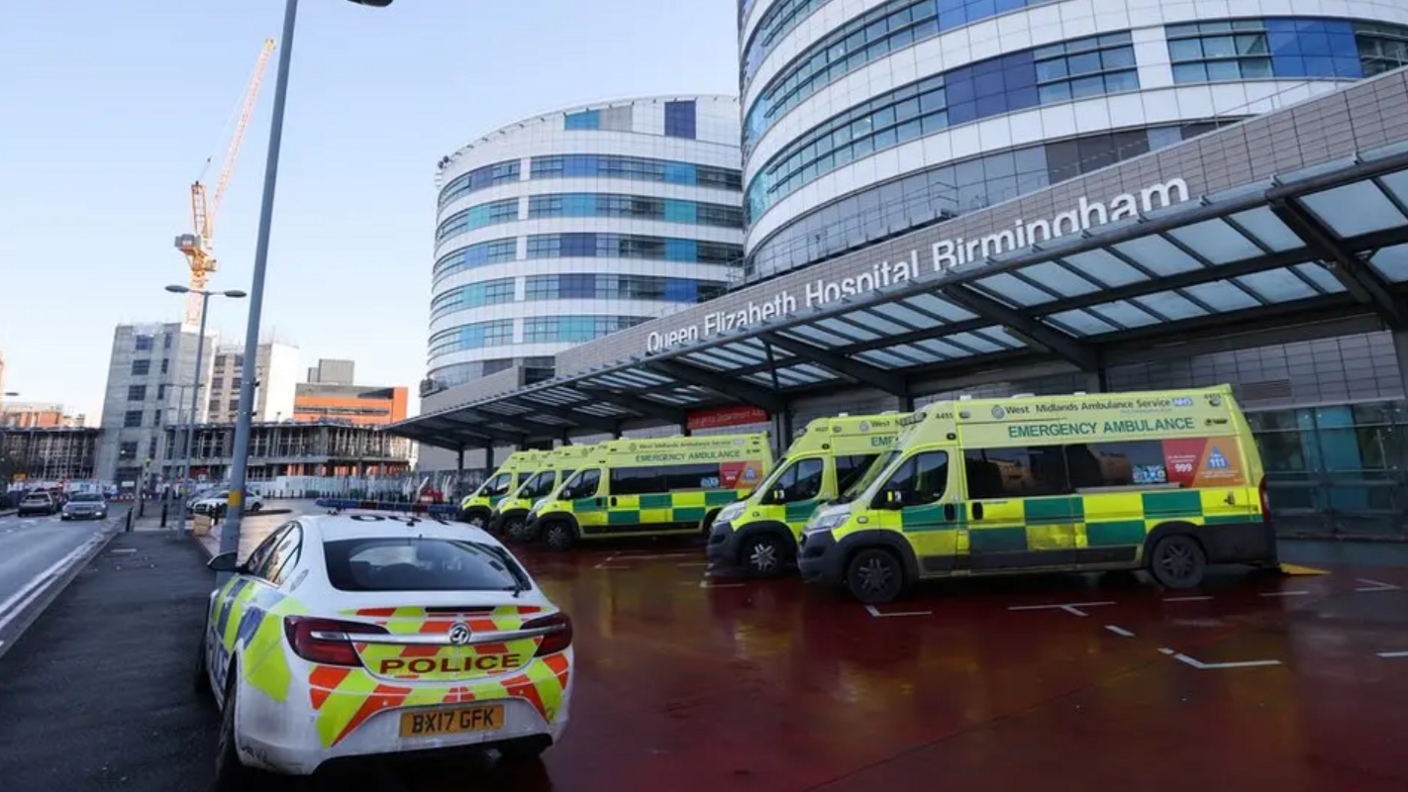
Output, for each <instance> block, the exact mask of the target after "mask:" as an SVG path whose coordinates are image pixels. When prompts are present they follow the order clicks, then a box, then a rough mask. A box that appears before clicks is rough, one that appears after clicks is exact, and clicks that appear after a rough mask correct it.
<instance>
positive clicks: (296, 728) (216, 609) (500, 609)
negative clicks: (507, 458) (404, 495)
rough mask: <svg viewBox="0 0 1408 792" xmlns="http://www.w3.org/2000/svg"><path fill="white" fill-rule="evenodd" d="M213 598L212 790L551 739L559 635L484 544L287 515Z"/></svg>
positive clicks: (351, 520) (204, 672) (492, 546)
mask: <svg viewBox="0 0 1408 792" xmlns="http://www.w3.org/2000/svg"><path fill="white" fill-rule="evenodd" d="M233 556H234V554H232V553H228V554H223V555H219V556H216V557H215V558H213V559H211V562H210V566H211V568H212V569H215V570H217V571H228V572H233V573H234V576H233V578H232V579H231V580H230V581H229V582H228V583H227V584H226V585H224V586H222V587H221V588H219V589H218V590H216V591H215V592H213V593H212V594H211V597H210V608H209V613H208V618H207V620H206V627H205V630H204V632H203V634H202V636H201V642H200V653H199V656H198V658H199V663H198V668H197V675H196V681H197V684H198V685H199V686H200V687H202V688H206V687H208V688H209V689H210V690H212V691H213V692H214V693H215V698H216V700H217V701H218V702H219V703H220V705H221V707H222V710H223V719H222V722H221V728H220V742H219V751H218V756H217V759H216V772H217V776H218V779H219V783H218V786H219V787H220V788H230V789H234V788H243V786H242V785H243V784H246V783H248V780H249V779H248V778H247V776H248V775H249V774H250V773H251V772H252V771H253V770H254V769H262V770H270V771H275V772H281V773H288V774H307V773H311V772H313V771H314V770H315V769H317V768H318V767H319V766H320V765H322V764H323V763H325V762H328V761H329V760H337V759H341V758H345V757H354V756H368V755H377V754H395V753H399V752H403V751H422V750H426V749H442V748H445V749H448V748H456V747H463V746H470V745H481V746H488V747H494V748H497V749H498V750H499V751H500V752H501V753H502V754H503V756H504V757H505V758H522V757H534V756H537V755H538V754H539V753H541V752H542V751H543V750H544V749H546V748H547V747H548V746H550V745H552V744H553V743H555V742H557V741H558V740H559V739H560V738H561V737H562V733H563V729H564V728H565V727H566V725H567V719H568V710H569V704H570V701H571V694H572V670H573V664H572V622H571V620H570V619H569V618H568V616H567V614H565V613H563V612H562V611H561V610H559V609H558V608H557V607H556V606H555V605H553V604H552V602H550V601H549V600H548V598H547V597H546V596H544V595H543V593H542V591H541V590H540V589H539V588H538V587H537V585H536V584H535V583H534V582H533V580H532V579H531V578H530V577H529V576H528V573H527V572H525V571H524V569H523V567H522V566H521V565H520V564H519V563H518V562H517V561H516V560H515V559H514V558H513V556H512V555H511V554H510V553H509V552H508V550H507V549H505V548H504V546H503V545H501V544H499V542H497V541H496V540H495V539H494V538H493V537H492V536H490V535H489V534H488V533H486V532H484V531H482V530H479V529H476V528H471V527H468V526H466V525H464V524H463V523H459V522H450V521H442V520H438V519H434V518H430V519H426V518H424V517H419V516H415V515H412V514H387V513H351V514H339V515H329V516H312V517H300V518H298V519H296V520H294V521H292V522H289V523H287V524H285V525H284V526H282V527H280V528H279V529H278V530H276V531H275V532H274V533H272V534H271V535H270V536H269V537H268V538H267V539H266V540H265V541H264V542H263V543H261V544H260V545H259V546H258V547H257V548H256V549H255V550H254V552H252V553H251V554H250V556H249V558H248V559H246V560H245V561H244V563H242V564H239V565H236V563H235V559H234V557H233Z"/></svg>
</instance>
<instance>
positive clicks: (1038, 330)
mask: <svg viewBox="0 0 1408 792" xmlns="http://www.w3.org/2000/svg"><path fill="white" fill-rule="evenodd" d="M941 291H942V292H943V294H944V295H945V296H946V297H948V298H949V299H951V300H953V301H954V302H956V303H958V304H959V305H962V306H963V307H965V308H967V309H968V310H970V311H972V312H973V313H976V314H979V315H981V316H985V317H987V318H988V319H991V320H992V321H994V322H996V323H998V324H1000V325H1003V326H1005V327H1007V328H1008V329H1009V330H1011V331H1013V332H1015V333H1018V334H1020V335H1023V336H1025V337H1027V338H1029V339H1031V340H1032V341H1034V342H1035V343H1037V344H1039V345H1041V346H1044V347H1046V348H1047V349H1049V350H1051V351H1052V352H1053V353H1055V354H1056V355H1058V356H1060V357H1062V358H1065V359H1066V360H1067V361H1068V362H1070V363H1073V364H1075V365H1076V366H1078V367H1079V368H1081V369H1082V370H1084V371H1096V370H1098V369H1099V368H1100V354H1099V352H1097V351H1096V350H1095V349H1093V348H1092V347H1090V346H1087V345H1086V344H1082V343H1081V342H1080V341H1077V340H1076V339H1074V338H1072V337H1071V336H1069V335H1066V334H1065V333H1063V332H1061V331H1059V330H1056V329H1054V328H1052V327H1049V326H1047V325H1044V324H1042V323H1041V322H1038V321H1037V320H1035V319H1033V318H1031V317H1030V316H1023V315H1022V314H1021V313H1019V312H1017V311H1016V310H1015V309H1012V308H1008V307H1007V306H1005V305H1003V304H1002V303H1000V302H997V301H996V300H991V299H988V298H987V297H984V296H983V295H981V294H979V293H977V292H975V291H973V290H972V289H970V288H968V287H967V286H962V285H957V284H955V285H953V286H946V287H944V288H943V289H942V290H941Z"/></svg>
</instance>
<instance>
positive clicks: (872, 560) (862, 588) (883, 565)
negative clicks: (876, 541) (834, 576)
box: [846, 548, 904, 605]
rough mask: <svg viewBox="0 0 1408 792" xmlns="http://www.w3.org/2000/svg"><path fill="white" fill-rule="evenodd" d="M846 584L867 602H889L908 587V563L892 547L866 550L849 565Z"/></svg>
mask: <svg viewBox="0 0 1408 792" xmlns="http://www.w3.org/2000/svg"><path fill="white" fill-rule="evenodd" d="M846 588H847V589H849V590H850V592H851V596H853V597H855V598H856V599H858V600H860V601H861V602H863V603H865V604H866V605H880V604H882V603H886V602H889V601H890V600H892V599H894V598H895V597H898V596H899V595H900V592H901V591H903V590H904V567H902V566H900V560H899V559H898V558H896V557H895V554H894V553H891V552H890V551H888V550H881V549H878V548H872V549H869V550H862V551H860V552H859V553H856V554H855V556H853V557H852V558H851V563H850V564H848V565H847V566H846Z"/></svg>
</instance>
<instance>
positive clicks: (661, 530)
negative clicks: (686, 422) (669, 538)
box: [527, 433, 772, 550]
mask: <svg viewBox="0 0 1408 792" xmlns="http://www.w3.org/2000/svg"><path fill="white" fill-rule="evenodd" d="M771 467H772V450H771V447H770V446H769V445H768V436H767V434H766V433H762V434H748V435H714V436H705V437H670V438H663V439H642V440H609V441H607V442H605V443H601V444H599V445H597V446H596V447H595V449H594V451H593V453H592V454H591V456H590V457H589V458H588V459H587V460H586V461H585V462H584V463H583V464H582V467H581V468H580V469H578V470H577V472H576V473H574V474H573V475H572V477H571V478H569V479H568V480H567V481H566V482H564V483H563V484H560V485H558V488H557V489H556V490H554V491H553V493H552V494H551V495H549V496H548V497H547V498H545V499H543V500H541V501H539V502H538V503H536V504H534V506H533V508H532V509H531V510H530V511H529V513H528V526H527V530H528V532H529V534H530V535H533V536H541V537H542V538H543V540H544V541H545V542H546V543H547V545H548V546H549V547H551V548H553V549H554V550H567V549H569V548H571V547H572V546H573V545H574V544H576V543H577V541H578V540H580V539H604V538H611V537H620V536H644V535H668V534H691V533H692V534H698V533H700V532H701V531H707V530H708V528H709V526H710V525H711V524H712V523H713V521H714V517H715V515H717V514H718V512H719V509H721V508H723V507H724V506H726V505H728V504H730V503H733V502H734V501H736V500H738V499H740V498H744V497H747V495H748V493H749V492H751V491H752V490H753V488H754V487H756V486H758V483H759V482H761V481H762V480H763V476H764V475H765V474H766V473H767V471H768V470H769V469H771Z"/></svg>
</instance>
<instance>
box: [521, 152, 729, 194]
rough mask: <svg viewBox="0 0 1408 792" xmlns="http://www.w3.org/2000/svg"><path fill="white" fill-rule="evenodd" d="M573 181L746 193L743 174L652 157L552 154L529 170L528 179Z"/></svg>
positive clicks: (532, 165)
mask: <svg viewBox="0 0 1408 792" xmlns="http://www.w3.org/2000/svg"><path fill="white" fill-rule="evenodd" d="M573 177H576V178H591V177H598V178H603V179H629V180H633V181H652V182H666V183H668V184H686V185H693V186H696V187H713V188H716V189H720V190H741V189H743V174H742V172H740V171H737V170H733V169H730V168H715V167H711V166H709V165H696V164H694V163H692V162H676V161H673V160H661V159H651V158H649V157H625V156H618V155H613V154H553V155H549V156H544V157H534V158H533V160H532V164H531V167H530V168H529V178H533V179H557V178H573Z"/></svg>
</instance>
